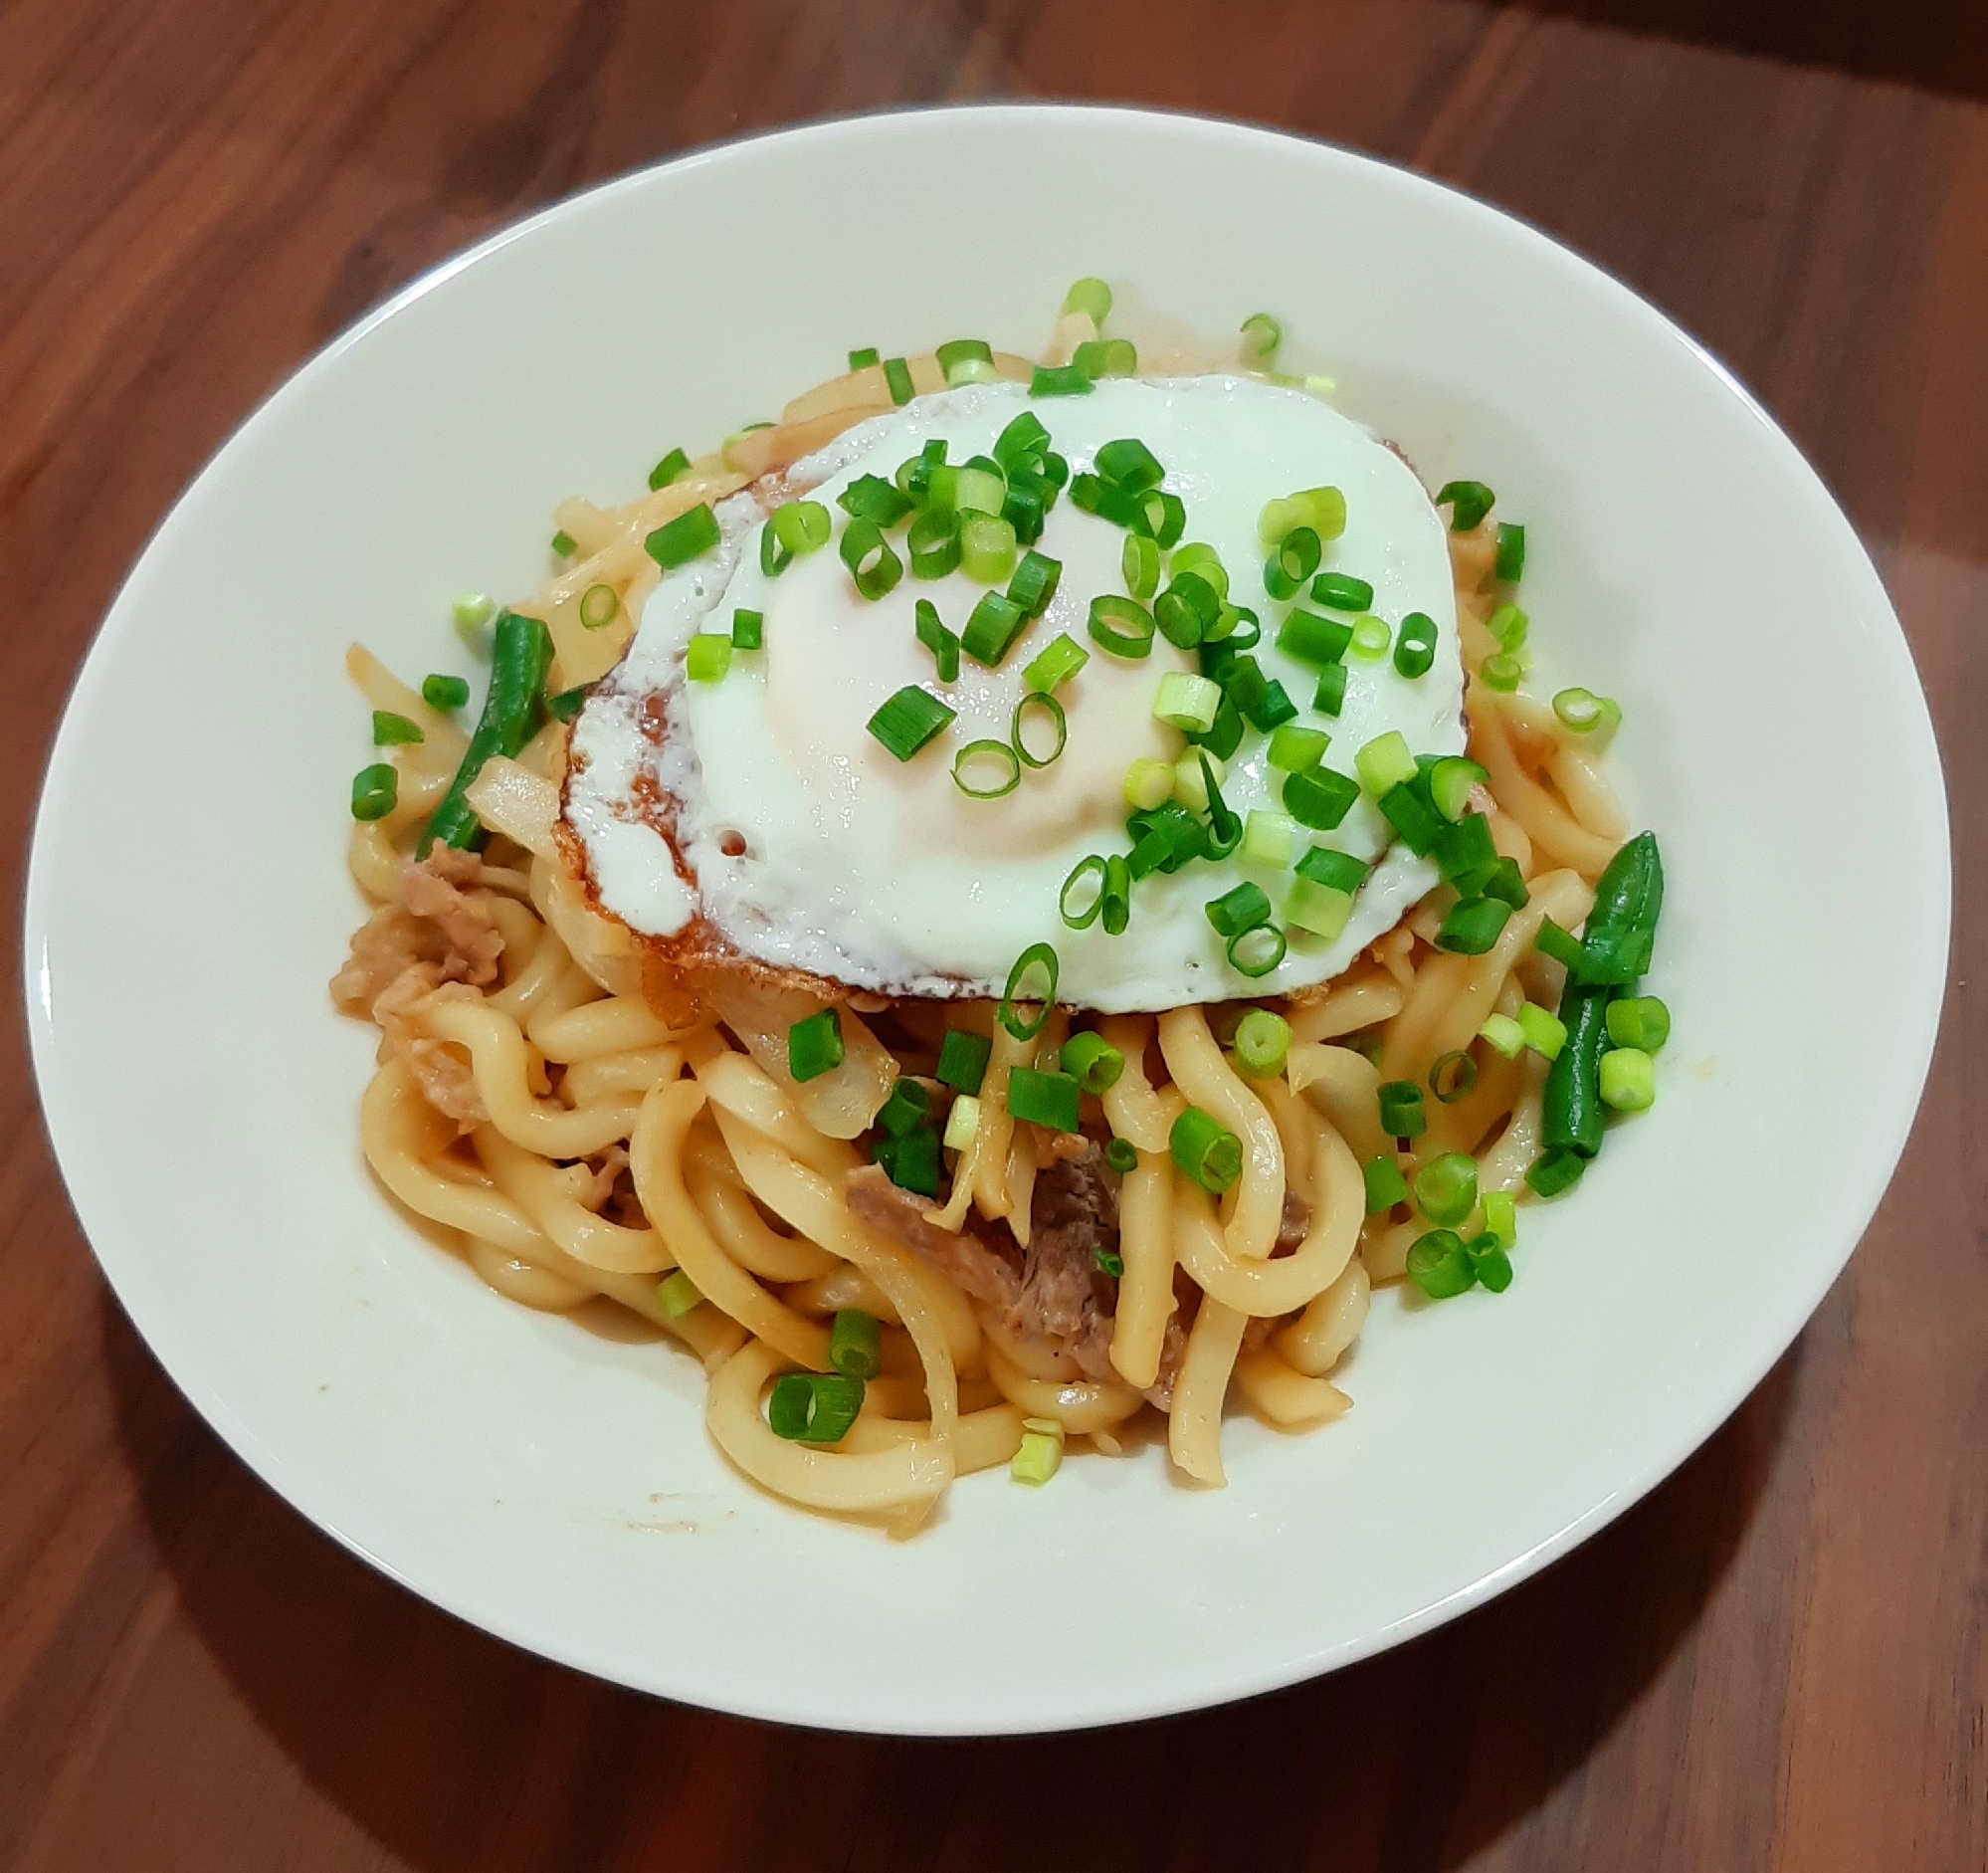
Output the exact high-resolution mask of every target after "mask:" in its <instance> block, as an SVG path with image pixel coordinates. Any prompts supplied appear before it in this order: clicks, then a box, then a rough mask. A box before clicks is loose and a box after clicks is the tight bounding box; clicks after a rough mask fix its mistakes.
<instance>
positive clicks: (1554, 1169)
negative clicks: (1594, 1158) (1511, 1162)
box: [1525, 1145, 1588, 1196]
mask: <svg viewBox="0 0 1988 1873" xmlns="http://www.w3.org/2000/svg"><path fill="white" fill-rule="evenodd" d="M1587 1167H1588V1160H1587V1159H1586V1158H1585V1157H1584V1156H1583V1155H1582V1154H1581V1153H1580V1152H1579V1151H1577V1150H1575V1149H1574V1148H1573V1146H1572V1145H1556V1146H1555V1147H1554V1148H1553V1149H1552V1150H1550V1151H1541V1152H1540V1153H1539V1155H1538V1156H1537V1157H1535V1158H1534V1159H1533V1160H1532V1168H1531V1169H1530V1170H1528V1171H1527V1172H1526V1173H1525V1181H1526V1183H1527V1185H1528V1186H1529V1187H1530V1188H1531V1190H1532V1193H1533V1194H1534V1195H1535V1196H1558V1195H1559V1194H1560V1192H1561V1191H1562V1190H1571V1189H1572V1188H1573V1187H1574V1185H1575V1184H1577V1183H1579V1182H1580V1180H1581V1172H1582V1171H1584V1170H1586V1169H1587Z"/></svg>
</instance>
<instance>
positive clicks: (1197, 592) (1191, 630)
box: [1153, 572, 1222, 650]
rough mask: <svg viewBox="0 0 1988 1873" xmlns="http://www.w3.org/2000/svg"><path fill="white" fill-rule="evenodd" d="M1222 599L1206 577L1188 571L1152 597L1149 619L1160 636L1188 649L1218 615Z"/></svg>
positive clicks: (1182, 648)
mask: <svg viewBox="0 0 1988 1873" xmlns="http://www.w3.org/2000/svg"><path fill="white" fill-rule="evenodd" d="M1221 610H1222V601H1221V600H1220V599H1219V598H1217V597H1216V596H1215V588H1214V587H1213V586H1212V585H1210V584H1209V583H1208V581H1207V580H1206V579H1203V578H1200V577H1198V576H1196V575H1195V574H1194V573H1192V572H1189V573H1186V574H1184V575H1180V576H1176V577H1175V579H1174V580H1173V582H1172V583H1171V584H1170V585H1168V587H1167V588H1166V590H1165V591H1163V592H1162V593H1160V595H1159V596H1158V597H1157V598H1156V599H1154V600H1153V622H1154V624H1156V625H1157V626H1158V627H1159V633H1160V635H1161V636H1162V637H1163V638H1165V639H1166V641H1167V642H1168V643H1169V644H1172V645H1173V646H1175V647H1176V648H1177V649H1179V650H1192V649H1193V648H1194V647H1195V645H1197V644H1198V643H1200V642H1201V639H1202V636H1203V635H1204V633H1205V632H1206V631H1207V629H1208V627H1209V626H1210V625H1211V624H1213V623H1214V622H1215V620H1216V618H1217V617H1219V616H1220V615H1221Z"/></svg>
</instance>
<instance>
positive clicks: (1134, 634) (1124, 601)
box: [1090, 592, 1154, 658]
mask: <svg viewBox="0 0 1988 1873" xmlns="http://www.w3.org/2000/svg"><path fill="white" fill-rule="evenodd" d="M1090 630H1091V635H1092V637H1093V640H1094V641H1095V642H1096V643H1098V644H1101V645H1102V646H1103V647H1104V648H1105V649H1106V650H1107V651H1109V652H1110V653H1111V655H1112V656H1114V657H1128V658H1131V657H1146V656H1150V655H1151V654H1152V648H1153V630H1154V625H1153V614H1152V613H1151V612H1150V611H1148V610H1147V609H1146V608H1145V607H1144V606H1143V605H1141V604H1138V603H1136V602H1135V601H1133V600H1132V599H1129V598H1118V597H1116V596H1114V595H1113V594H1111V593H1109V592H1100V593H1099V594H1098V595H1097V596H1096V597H1095V598H1093V600H1092V601H1091V623H1090Z"/></svg>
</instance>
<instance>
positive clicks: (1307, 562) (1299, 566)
mask: <svg viewBox="0 0 1988 1873" xmlns="http://www.w3.org/2000/svg"><path fill="white" fill-rule="evenodd" d="M1323 552H1324V548H1323V547H1322V546H1321V545H1320V544H1319V541H1318V535H1317V533H1316V532H1315V531H1314V530H1313V529H1312V528H1311V527H1308V526H1294V527H1292V529H1291V531H1290V532H1289V533H1287V534H1286V535H1285V536H1284V538H1283V539H1282V540H1281V541H1280V542H1279V543H1278V549H1277V551H1276V552H1275V553H1274V554H1273V555H1272V557H1273V558H1274V559H1275V560H1276V562H1277V567H1278V570H1279V572H1281V573H1282V574H1283V575H1284V577H1285V578H1286V579H1287V580H1289V581H1290V584H1291V590H1292V592H1294V591H1296V589H1297V588H1298V586H1300V585H1302V584H1303V583H1304V581H1305V580H1306V579H1308V578H1309V577H1310V576H1311V575H1312V573H1313V572H1315V571H1317V569H1318V561H1319V559H1320V557H1321V556H1322V555H1323ZM1285 595H1286V596H1287V597H1288V596H1290V593H1287V594H1285ZM1273 596H1275V594H1273Z"/></svg>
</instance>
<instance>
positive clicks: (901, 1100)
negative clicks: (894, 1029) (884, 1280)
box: [865, 1074, 932, 1377]
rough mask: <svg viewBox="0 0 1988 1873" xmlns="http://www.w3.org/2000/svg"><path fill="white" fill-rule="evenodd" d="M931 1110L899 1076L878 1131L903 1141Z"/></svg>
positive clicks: (921, 1092)
mask: <svg viewBox="0 0 1988 1873" xmlns="http://www.w3.org/2000/svg"><path fill="white" fill-rule="evenodd" d="M931 1109H932V1096H931V1095H930V1094H929V1093H928V1092H926V1091H925V1089H924V1088H923V1087H922V1086H920V1085H919V1084H918V1082H917V1081H916V1080H914V1079H912V1078H910V1077H909V1075H907V1074H899V1075H898V1076H897V1078H896V1079H895V1080H894V1081H893V1082H892V1083H891V1097H890V1098H889V1099H887V1100H886V1101H885V1102H884V1109H883V1111H882V1112H880V1113H879V1114H878V1115H877V1121H876V1123H877V1129H878V1130H879V1131H880V1132H888V1133H889V1134H890V1135H891V1136H892V1137H893V1138H894V1139H901V1138H903V1137H904V1136H905V1135H906V1134H907V1133H911V1132H915V1131H916V1130H917V1129H918V1128H919V1127H920V1126H921V1125H923V1124H924V1122H925V1119H926V1116H927V1115H928V1114H929V1113H930V1112H931ZM865 1376H866V1377H868V1376H869V1374H867V1373H866V1374H865Z"/></svg>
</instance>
